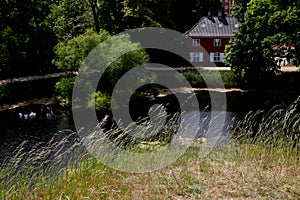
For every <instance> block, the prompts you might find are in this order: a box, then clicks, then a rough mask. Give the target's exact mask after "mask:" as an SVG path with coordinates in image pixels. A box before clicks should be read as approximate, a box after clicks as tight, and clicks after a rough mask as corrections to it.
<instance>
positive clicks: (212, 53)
mask: <svg viewBox="0 0 300 200" xmlns="http://www.w3.org/2000/svg"><path fill="white" fill-rule="evenodd" d="M238 25H239V22H238V20H237V19H236V18H235V17H231V16H226V15H224V14H223V12H222V11H219V12H218V16H211V15H210V12H208V16H205V17H202V18H201V19H200V20H199V21H198V22H197V23H196V24H195V25H194V26H193V27H192V28H191V29H190V30H188V31H187V32H186V33H185V34H186V35H187V36H189V37H190V38H192V40H190V41H189V44H188V46H189V57H190V62H191V63H193V64H194V65H195V66H197V65H203V64H204V63H208V62H210V63H213V62H214V63H216V64H217V65H224V64H223V60H224V50H225V46H226V45H228V44H229V40H230V39H231V38H233V36H234V33H235V31H236V30H237V28H238ZM206 52H207V53H208V54H206Z"/></svg>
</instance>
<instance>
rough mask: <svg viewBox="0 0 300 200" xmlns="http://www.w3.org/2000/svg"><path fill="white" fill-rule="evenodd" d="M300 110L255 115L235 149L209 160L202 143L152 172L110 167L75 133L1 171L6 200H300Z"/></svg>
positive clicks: (222, 149)
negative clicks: (92, 153) (92, 154)
mask: <svg viewBox="0 0 300 200" xmlns="http://www.w3.org/2000/svg"><path fill="white" fill-rule="evenodd" d="M298 105H299V100H298V101H296V102H294V103H293V104H291V105H290V106H289V107H288V108H274V109H273V110H271V111H269V112H256V113H252V114H251V113H249V114H248V115H247V116H246V117H245V118H244V119H242V120H241V121H238V122H235V123H232V125H231V126H230V127H229V129H230V133H232V138H231V142H230V143H229V144H227V145H222V146H216V147H215V148H213V149H212V150H211V151H210V152H209V153H208V154H207V155H206V156H202V155H203V154H204V153H206V152H204V151H203V149H202V148H201V143H203V142H205V140H198V141H196V142H197V145H192V147H190V148H188V150H187V151H186V152H185V154H184V155H183V156H181V157H180V158H179V159H178V160H176V161H175V162H174V163H172V164H171V165H169V166H167V167H165V168H163V169H159V170H157V171H153V172H147V173H125V172H121V171H117V170H115V169H112V168H110V167H108V166H106V165H104V164H103V163H101V162H100V161H98V160H97V159H95V158H93V157H92V156H90V155H89V154H88V153H87V152H86V151H85V150H84V149H83V148H82V147H81V146H80V145H79V144H80V143H79V142H75V143H74V141H77V139H78V138H77V137H76V135H75V134H70V136H69V137H67V138H64V139H62V140H59V141H57V140H53V141H52V142H50V143H49V145H48V147H44V148H42V149H40V148H36V149H35V148H33V150H32V151H31V152H30V153H22V152H23V151H22V147H20V148H19V149H18V151H17V153H16V155H15V157H13V158H11V159H9V160H7V161H6V162H4V163H2V165H1V170H0V177H1V184H0V198H1V199H216V198H222V199H236V198H238V199H299V198H300V158H299V153H300V152H299V133H300V131H299V129H300V117H299V110H297V109H298V107H297V106H298ZM112 138H113V137H112ZM160 139H161V141H160V143H159V142H155V141H151V140H150V141H139V142H137V141H135V142H134V143H135V144H137V146H135V148H136V149H134V151H138V148H140V150H141V149H142V150H141V152H143V151H148V150H150V151H155V150H156V148H159V145H160V144H161V143H162V142H163V141H164V140H162V139H163V138H160ZM128 142H129V141H127V143H126V144H128ZM62 144H72V145H71V146H68V145H67V146H64V145H62ZM122 144H123V145H124V144H125V143H122ZM162 146H164V145H162ZM63 147H67V148H66V149H64V151H63V150H61V151H59V150H60V148H63ZM145 149H146V150H145ZM57 152H60V153H57ZM49 158H50V159H49ZM75 158H76V159H75ZM20 163H22V165H20Z"/></svg>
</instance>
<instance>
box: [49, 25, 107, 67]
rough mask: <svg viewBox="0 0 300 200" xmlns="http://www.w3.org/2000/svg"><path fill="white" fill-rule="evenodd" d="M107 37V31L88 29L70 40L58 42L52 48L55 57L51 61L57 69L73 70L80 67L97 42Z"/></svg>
mask: <svg viewBox="0 0 300 200" xmlns="http://www.w3.org/2000/svg"><path fill="white" fill-rule="evenodd" d="M108 37H109V34H108V32H106V31H101V32H100V33H99V34H97V33H95V32H94V31H92V30H91V29H88V30H87V31H86V32H85V33H84V34H82V35H79V36H77V37H74V38H72V39H71V40H69V41H67V42H66V43H65V42H60V43H58V44H57V45H56V46H55V48H54V53H55V55H56V57H55V58H54V60H53V61H52V62H53V64H54V65H56V66H57V68H58V69H61V70H64V71H69V72H75V71H78V69H79V68H80V67H81V64H82V62H83V60H84V59H85V58H86V56H87V55H88V54H89V53H90V51H91V50H92V49H94V48H95V47H96V46H97V45H98V44H100V43H101V42H103V41H104V40H105V39H107V38H108Z"/></svg>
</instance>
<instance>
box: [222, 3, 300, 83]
mask: <svg viewBox="0 0 300 200" xmlns="http://www.w3.org/2000/svg"><path fill="white" fill-rule="evenodd" d="M299 4H300V1H288V2H286V1H282V0H277V1H271V0H263V1H260V0H252V1H251V2H249V3H248V4H247V11H246V12H245V15H244V21H243V23H241V24H240V26H239V27H238V31H237V33H236V34H235V38H234V39H233V40H231V42H230V45H229V46H227V47H226V56H225V62H226V64H228V65H230V66H231V67H232V68H233V70H235V72H236V73H237V74H238V75H239V76H240V77H241V78H242V72H243V71H244V72H245V76H244V78H245V80H247V81H252V82H256V81H259V80H261V79H263V77H264V75H265V74H268V73H273V72H276V70H277V69H278V68H279V66H278V65H277V63H276V61H275V59H274V57H275V55H274V50H273V49H272V48H273V47H281V46H287V47H288V52H289V54H288V55H287V57H288V58H290V57H291V56H292V55H293V56H294V57H295V58H296V59H295V60H294V63H296V65H297V62H298V60H299V57H300V42H299V38H300V35H299V26H296V24H299V23H300V21H299V18H298V17H296V16H299V14H300V9H299ZM241 12H242V11H241ZM241 18H242V17H241ZM291 47H294V48H295V50H292V48H291Z"/></svg>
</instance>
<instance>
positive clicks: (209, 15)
mask: <svg viewBox="0 0 300 200" xmlns="http://www.w3.org/2000/svg"><path fill="white" fill-rule="evenodd" d="M207 18H208V19H212V16H211V11H208V12H207Z"/></svg>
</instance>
